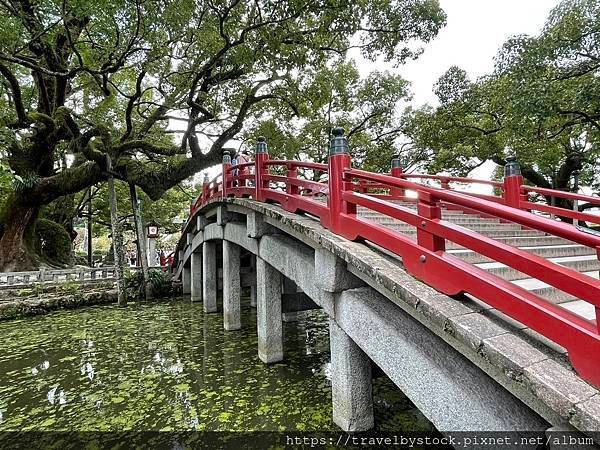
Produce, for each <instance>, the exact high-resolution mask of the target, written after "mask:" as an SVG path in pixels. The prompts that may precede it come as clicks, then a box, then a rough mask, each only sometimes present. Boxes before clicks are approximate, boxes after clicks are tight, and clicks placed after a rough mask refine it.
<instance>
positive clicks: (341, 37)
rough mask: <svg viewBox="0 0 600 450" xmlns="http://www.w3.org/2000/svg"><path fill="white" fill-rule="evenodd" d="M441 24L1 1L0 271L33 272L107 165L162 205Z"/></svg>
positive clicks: (424, 11)
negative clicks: (252, 133)
mask: <svg viewBox="0 0 600 450" xmlns="http://www.w3.org/2000/svg"><path fill="white" fill-rule="evenodd" d="M444 23H445V15H444V13H443V12H442V11H441V9H440V8H439V5H438V2H437V1H436V0H396V1H386V2H379V1H374V0H358V1H356V0H354V1H347V0H340V1H335V2H333V3H332V2H330V1H324V0H289V1H282V2H273V1H270V0H269V1H260V0H259V1H255V0H253V1H250V0H248V1H244V0H231V1H228V2H213V1H212V0H203V1H200V2H197V1H191V0H166V1H163V2H153V1H144V0H131V1H130V0H116V1H115V0H105V1H102V2H100V3H99V2H97V1H89V0H69V1H66V0H65V1H57V0H37V1H33V0H1V1H0V75H1V77H0V79H2V83H1V84H0V89H1V91H0V114H1V115H2V119H1V124H2V127H1V134H0V138H1V139H2V148H3V153H4V154H6V161H7V162H8V165H9V166H10V168H11V170H12V171H13V173H14V175H15V177H14V179H15V182H14V183H13V184H14V187H13V189H11V192H10V193H9V195H8V198H7V200H6V203H5V207H4V209H3V211H2V214H1V215H0V216H1V219H0V222H2V223H3V234H2V237H1V238H0V270H10V269H14V268H21V269H25V268H31V267H34V266H35V265H36V264H37V263H38V259H37V258H36V257H35V245H34V241H35V239H34V233H33V231H34V229H35V223H36V221H37V218H38V217H39V215H40V209H41V207H42V206H44V205H48V204H50V203H51V202H52V201H55V200H57V199H58V198H61V197H65V196H69V195H72V194H74V193H77V192H79V191H81V190H84V189H86V188H88V187H89V186H92V185H94V184H97V183H99V182H102V181H104V180H106V179H107V176H108V174H107V172H106V155H108V156H110V158H111V159H112V161H113V174H114V176H115V177H116V178H118V179H120V180H124V181H126V182H127V183H131V184H134V185H136V186H139V187H140V188H141V189H143V190H144V192H146V194H147V195H148V196H149V197H151V198H152V199H157V198H159V197H160V196H161V195H162V194H163V193H164V192H165V191H166V190H167V189H169V188H171V187H173V186H175V185H176V184H178V183H179V182H180V181H181V180H183V179H186V178H188V177H190V176H191V175H193V174H195V173H196V172H198V171H200V170H202V169H203V168H205V167H208V166H211V165H214V164H215V163H218V162H219V161H220V159H221V149H222V147H223V145H224V144H225V143H227V141H229V140H230V139H231V138H233V137H234V136H236V135H237V134H238V133H239V132H240V131H241V130H242V129H243V127H244V124H245V123H246V121H247V120H248V119H249V118H250V117H251V116H252V115H253V114H254V113H255V112H256V111H257V110H256V107H257V106H258V105H261V104H263V103H264V104H265V107H266V106H270V107H272V108H273V110H274V111H275V112H277V111H278V108H281V105H287V106H288V107H289V106H290V104H291V103H292V99H290V98H288V95H287V94H288V92H298V91H299V90H300V89H299V86H300V85H301V84H302V83H309V82H308V81H307V78H308V77H310V76H311V74H312V75H314V74H318V73H319V72H320V70H322V69H323V68H325V67H327V62H328V61H329V60H330V59H331V58H338V59H340V60H343V59H344V58H345V54H346V52H347V51H348V50H349V49H351V48H358V49H360V51H361V52H362V54H363V55H364V56H365V57H367V58H369V59H371V60H374V59H376V58H378V57H380V56H382V57H383V58H385V59H387V60H394V61H397V62H401V61H402V60H404V59H406V58H410V57H413V56H415V55H417V54H418V52H419V51H420V50H419V49H415V45H414V43H415V42H417V41H425V42H426V41H429V40H430V39H432V38H433V37H434V36H435V35H436V34H437V32H438V30H439V29H440V27H441V26H443V25H444ZM409 44H410V45H409ZM265 110H266V109H263V108H261V109H260V111H261V113H264V111H265ZM169 123H177V124H179V125H180V126H179V127H177V130H175V127H173V126H171V127H169ZM175 131H177V133H174V132H175ZM175 137H177V138H178V139H177V141H176V140H175ZM63 163H64V164H63Z"/></svg>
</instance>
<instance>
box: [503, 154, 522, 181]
mask: <svg viewBox="0 0 600 450" xmlns="http://www.w3.org/2000/svg"><path fill="white" fill-rule="evenodd" d="M517 175H521V166H520V165H519V163H518V162H517V158H516V156H509V157H508V158H506V164H505V165H504V176H505V177H513V176H517Z"/></svg>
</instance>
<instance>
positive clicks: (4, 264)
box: [0, 194, 39, 272]
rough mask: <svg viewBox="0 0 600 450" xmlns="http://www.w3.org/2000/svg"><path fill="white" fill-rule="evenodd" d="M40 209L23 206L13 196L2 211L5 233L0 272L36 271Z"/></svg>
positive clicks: (0, 239) (2, 241)
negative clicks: (36, 243)
mask: <svg viewBox="0 0 600 450" xmlns="http://www.w3.org/2000/svg"><path fill="white" fill-rule="evenodd" d="M38 214H39V207H27V206H22V204H21V202H20V201H19V198H18V196H17V195H14V194H13V195H11V196H10V198H9V199H8V201H7V202H6V204H5V206H4V211H2V216H1V218H2V223H3V225H4V226H3V233H2V237H0V271H2V272H13V271H22V270H35V269H36V268H37V266H38V264H39V259H38V257H37V255H36V252H35V245H34V239H35V234H34V230H35V222H36V220H37V217H38Z"/></svg>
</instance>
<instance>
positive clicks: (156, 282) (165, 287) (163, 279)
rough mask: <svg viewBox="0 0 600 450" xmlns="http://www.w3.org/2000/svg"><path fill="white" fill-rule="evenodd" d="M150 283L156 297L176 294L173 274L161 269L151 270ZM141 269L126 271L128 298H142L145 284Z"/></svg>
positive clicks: (149, 274)
mask: <svg viewBox="0 0 600 450" xmlns="http://www.w3.org/2000/svg"><path fill="white" fill-rule="evenodd" d="M148 277H149V279H150V285H151V286H152V292H153V294H154V297H155V298H164V297H171V296H172V295H173V294H174V290H173V282H172V280H171V275H170V274H168V273H166V272H163V271H161V270H150V272H149V273H148ZM142 281H143V279H142V272H141V270H135V271H131V270H130V271H127V272H125V290H126V292H127V298H129V299H131V300H134V299H137V298H142V297H143V293H144V286H143V283H142Z"/></svg>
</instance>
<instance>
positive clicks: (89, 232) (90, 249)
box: [87, 187, 94, 267]
mask: <svg viewBox="0 0 600 450" xmlns="http://www.w3.org/2000/svg"><path fill="white" fill-rule="evenodd" d="M87 252H88V266H90V267H93V266H94V259H93V245H92V188H91V187H90V188H89V190H88V201H87Z"/></svg>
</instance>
